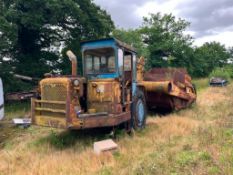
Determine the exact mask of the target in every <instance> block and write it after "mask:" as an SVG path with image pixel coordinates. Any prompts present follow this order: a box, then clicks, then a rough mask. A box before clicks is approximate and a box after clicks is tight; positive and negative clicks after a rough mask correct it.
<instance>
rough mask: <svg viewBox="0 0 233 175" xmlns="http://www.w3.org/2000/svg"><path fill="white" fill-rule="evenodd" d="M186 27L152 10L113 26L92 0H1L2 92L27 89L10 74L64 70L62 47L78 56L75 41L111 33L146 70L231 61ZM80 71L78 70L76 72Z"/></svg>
mask: <svg viewBox="0 0 233 175" xmlns="http://www.w3.org/2000/svg"><path fill="white" fill-rule="evenodd" d="M189 25H190V23H189V22H187V21H185V20H183V19H177V18H175V17H174V16H173V15H172V14H165V15H161V14H160V13H157V14H151V15H150V16H149V17H145V18H144V19H143V24H142V26H141V27H139V28H137V29H129V30H124V29H118V28H116V27H115V25H114V22H113V21H112V19H111V16H110V15H109V14H108V13H107V12H106V11H105V10H103V9H101V8H100V7H99V6H98V5H96V4H95V3H94V2H93V1H92V0H85V1H79V0H27V1H25V0H0V77H1V78H2V79H3V81H4V85H5V91H6V92H11V91H21V90H27V89H30V88H32V87H31V85H28V84H26V83H25V82H23V81H21V80H17V79H15V78H14V77H13V74H14V73H17V74H22V75H26V76H32V77H37V78H42V77H43V75H44V73H47V72H51V71H52V72H54V73H61V74H69V72H70V63H69V61H68V59H65V57H66V56H65V52H66V51H67V49H71V50H72V51H74V53H75V54H76V55H78V58H79V60H78V63H79V65H78V66H79V70H80V71H81V69H82V66H81V65H82V63H81V53H80V41H83V40H93V39H99V38H105V37H116V38H118V39H120V40H122V41H124V42H126V43H128V44H130V45H132V46H133V47H135V48H136V49H137V51H138V54H139V55H143V56H144V57H145V58H146V60H147V65H146V68H147V69H150V68H152V67H185V68H186V69H187V70H188V71H189V73H190V74H191V75H192V76H195V77H205V76H208V74H209V73H210V72H211V71H213V70H214V69H215V68H216V67H224V66H226V65H229V63H231V61H230V58H232V57H233V56H232V55H233V48H231V49H230V48H229V49H228V48H226V47H225V46H224V45H221V44H220V43H217V42H211V43H205V44H204V45H203V46H201V47H195V46H193V41H194V39H193V38H192V37H191V36H189V35H185V34H184V32H185V30H186V29H187V27H188V26H189ZM79 73H81V72H79Z"/></svg>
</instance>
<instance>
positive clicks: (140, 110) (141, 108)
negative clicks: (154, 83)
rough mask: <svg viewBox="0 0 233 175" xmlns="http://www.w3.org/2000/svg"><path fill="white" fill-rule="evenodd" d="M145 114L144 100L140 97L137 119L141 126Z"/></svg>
mask: <svg viewBox="0 0 233 175" xmlns="http://www.w3.org/2000/svg"><path fill="white" fill-rule="evenodd" d="M144 115H145V109H144V104H143V101H142V100H141V99H140V100H138V102H137V120H138V126H139V127H141V126H142V125H143V122H144Z"/></svg>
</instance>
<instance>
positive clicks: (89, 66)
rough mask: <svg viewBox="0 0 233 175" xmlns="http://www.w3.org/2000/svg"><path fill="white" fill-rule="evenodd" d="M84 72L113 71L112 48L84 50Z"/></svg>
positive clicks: (113, 56)
mask: <svg viewBox="0 0 233 175" xmlns="http://www.w3.org/2000/svg"><path fill="white" fill-rule="evenodd" d="M84 60H85V73H86V74H102V73H114V72H115V54H114V49H113V48H101V49H91V50H86V51H85V52H84Z"/></svg>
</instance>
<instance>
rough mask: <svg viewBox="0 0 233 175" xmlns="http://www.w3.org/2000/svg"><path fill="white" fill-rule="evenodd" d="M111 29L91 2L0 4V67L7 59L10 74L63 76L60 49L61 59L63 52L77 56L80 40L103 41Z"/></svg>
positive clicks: (12, 0) (8, 0)
mask: <svg viewBox="0 0 233 175" xmlns="http://www.w3.org/2000/svg"><path fill="white" fill-rule="evenodd" d="M113 28H114V24H113V22H112V20H111V17H110V16H109V15H108V14H107V13H106V11H104V10H102V9H100V7H99V6H97V5H95V4H94V3H93V2H92V1H91V0H85V1H80V0H27V1H25V0H0V40H1V43H0V64H2V66H3V64H6V58H9V59H8V61H7V65H9V69H10V71H13V72H15V73H19V74H23V75H28V76H33V77H42V76H43V74H44V73H46V72H49V71H51V70H56V69H61V68H64V72H65V73H67V72H68V71H70V66H69V64H70V63H69V62H68V61H66V59H62V55H61V54H60V50H61V49H62V48H64V51H63V56H64V53H65V50H67V48H69V49H72V50H73V51H74V52H75V53H76V54H77V55H80V53H79V50H80V46H79V43H80V41H81V40H90V39H96V38H100V37H106V36H108V34H109V33H110V32H111V31H112V29H113ZM79 63H80V60H79ZM60 65H62V67H60ZM80 67H81V66H80ZM1 71H2V70H1ZM3 78H4V77H3Z"/></svg>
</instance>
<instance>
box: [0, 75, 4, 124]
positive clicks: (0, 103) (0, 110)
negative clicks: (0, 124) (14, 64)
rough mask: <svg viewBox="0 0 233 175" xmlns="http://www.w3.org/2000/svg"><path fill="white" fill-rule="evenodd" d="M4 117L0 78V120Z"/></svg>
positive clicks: (0, 81)
mask: <svg viewBox="0 0 233 175" xmlns="http://www.w3.org/2000/svg"><path fill="white" fill-rule="evenodd" d="M3 117H4V100H3V86H2V80H1V78H0V120H2V119H3Z"/></svg>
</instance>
